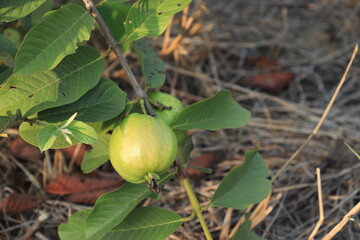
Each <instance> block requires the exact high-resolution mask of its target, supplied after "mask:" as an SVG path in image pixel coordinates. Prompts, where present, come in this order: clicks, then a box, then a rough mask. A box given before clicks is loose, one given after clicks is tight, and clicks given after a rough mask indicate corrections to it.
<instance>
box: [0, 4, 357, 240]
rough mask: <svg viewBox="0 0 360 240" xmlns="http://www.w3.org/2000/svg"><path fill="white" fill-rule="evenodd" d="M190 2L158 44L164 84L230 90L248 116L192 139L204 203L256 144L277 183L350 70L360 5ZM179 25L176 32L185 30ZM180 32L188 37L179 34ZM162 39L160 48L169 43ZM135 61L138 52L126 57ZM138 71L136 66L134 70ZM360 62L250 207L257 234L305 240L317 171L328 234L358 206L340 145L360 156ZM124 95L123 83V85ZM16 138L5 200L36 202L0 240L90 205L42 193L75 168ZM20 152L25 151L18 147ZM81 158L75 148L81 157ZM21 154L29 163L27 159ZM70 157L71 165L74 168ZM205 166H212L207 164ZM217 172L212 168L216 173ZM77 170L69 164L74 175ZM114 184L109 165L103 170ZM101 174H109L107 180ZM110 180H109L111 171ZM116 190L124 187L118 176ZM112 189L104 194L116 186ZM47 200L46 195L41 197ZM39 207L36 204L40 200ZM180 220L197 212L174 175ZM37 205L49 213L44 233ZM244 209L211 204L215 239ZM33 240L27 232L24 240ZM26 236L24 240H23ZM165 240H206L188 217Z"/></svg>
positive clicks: (314, 206) (167, 196) (6, 161)
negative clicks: (238, 125)
mask: <svg viewBox="0 0 360 240" xmlns="http://www.w3.org/2000/svg"><path fill="white" fill-rule="evenodd" d="M196 3H197V4H194V5H192V6H191V8H190V9H189V11H188V17H182V18H180V17H177V18H176V19H174V21H173V24H172V28H171V30H170V31H169V32H168V33H169V37H167V36H166V34H165V37H163V36H161V37H157V38H155V39H154V40H155V41H152V45H153V46H154V48H156V49H157V50H158V52H159V55H160V54H161V55H162V56H163V57H164V59H165V61H166V62H167V63H168V66H167V70H168V72H167V77H168V78H167V84H166V86H164V88H163V89H162V90H164V91H167V92H171V93H172V94H174V95H176V96H177V97H179V98H180V99H182V100H183V102H184V103H185V104H190V103H193V102H195V101H198V100H201V99H203V98H206V97H210V96H212V95H213V94H214V93H216V91H218V90H219V89H222V88H224V89H230V90H231V92H232V94H233V96H234V97H235V99H236V100H237V101H238V102H239V103H240V104H241V105H242V106H244V107H246V108H247V109H249V110H250V111H251V112H252V119H251V121H250V123H249V124H248V125H247V126H246V127H245V128H242V129H240V130H224V131H218V132H208V131H195V132H191V134H192V136H193V139H194V142H195V144H196V146H197V150H196V151H195V152H194V154H193V156H194V159H196V158H197V156H202V158H203V159H205V160H204V161H205V162H206V164H208V167H211V168H212V169H213V171H214V172H213V174H212V175H201V176H200V175H194V176H193V177H192V181H193V183H194V186H195V189H196V192H197V194H198V196H199V198H200V200H201V202H202V204H203V205H206V204H207V203H209V201H210V198H211V196H212V193H213V192H214V191H215V189H216V187H217V186H218V184H219V182H220V180H221V178H222V177H223V176H225V174H226V173H227V171H228V170H229V169H231V168H232V167H234V166H237V165H239V164H241V161H242V156H243V154H244V152H245V151H246V150H249V149H254V148H256V147H257V148H258V149H259V150H260V152H261V154H262V156H263V157H264V158H265V159H266V162H267V164H268V167H269V170H270V175H271V176H274V175H275V174H276V173H277V171H278V170H279V169H280V168H281V166H283V165H284V163H285V162H286V161H287V160H288V159H289V157H290V156H291V155H292V154H293V153H294V152H295V151H296V150H297V149H298V148H299V147H300V146H301V144H303V143H304V141H305V140H306V138H307V137H308V135H309V134H311V132H312V130H313V129H314V127H315V125H316V124H317V123H318V121H319V119H320V117H321V115H322V113H323V111H324V109H325V108H326V106H327V104H328V102H329V100H330V98H331V96H332V95H333V93H334V90H335V88H336V85H337V84H338V82H339V80H340V79H341V76H342V74H343V72H344V70H345V68H346V65H347V63H348V61H349V59H350V56H351V53H352V50H353V48H354V46H355V44H356V43H357V42H358V41H359V39H360V38H359V36H360V25H359V22H360V11H359V9H360V3H359V2H358V1H356V0H347V1H340V0H338V1H336V0H334V1H327V0H322V1H320V0H319V1H280V0H278V1H277V0H271V1H270V0H269V1H260V0H252V1H250V0H249V1H247V0H233V1H231V0H228V1H215V0H208V1H204V2H203V3H201V2H198V1H196ZM180 26H181V27H180ZM179 34H181V36H180V37H178V36H179ZM164 41H165V43H163V42H164ZM128 57H129V58H130V59H131V58H132V56H131V54H130V55H129V56H128ZM134 67H135V71H138V70H136V69H138V68H137V66H136V64H134ZM106 73H107V74H108V75H109V76H110V77H112V78H113V79H115V80H117V81H118V82H121V81H123V79H122V78H123V76H124V75H123V72H122V71H121V70H119V66H118V64H116V62H114V59H112V58H111V56H110V57H109V59H108V67H107V71H106ZM359 74H360V68H359V59H356V60H355V63H354V64H353V66H352V68H351V70H350V73H349V75H348V78H347V80H346V82H345V84H344V87H343V89H342V90H341V92H340V94H339V95H338V98H337V100H336V102H335V104H334V106H333V108H332V109H331V111H330V113H329V116H328V118H327V119H326V120H325V122H324V124H323V125H322V127H321V129H320V131H319V132H318V134H317V135H316V137H315V138H314V139H313V140H312V141H311V142H310V143H309V145H308V146H307V147H306V148H305V149H304V150H303V151H302V152H301V153H300V155H299V156H298V157H297V158H296V159H295V160H294V161H293V162H292V163H291V164H290V165H289V166H288V167H287V169H286V170H285V171H284V172H282V173H281V174H280V176H279V178H278V179H276V181H274V183H273V192H272V195H271V197H270V198H269V201H268V204H264V205H263V208H258V209H257V210H255V207H256V206H254V207H253V208H251V209H248V211H249V212H250V215H251V218H252V220H253V225H254V231H255V232H257V233H258V234H259V235H260V236H263V237H265V238H267V239H274V240H277V239H279V240H282V239H284V240H285V239H308V237H309V235H310V233H311V231H312V229H313V228H314V226H315V224H316V222H317V221H318V217H319V210H318V197H317V196H318V195H317V194H318V193H317V184H316V175H315V169H316V167H319V168H320V170H321V177H322V189H323V204H324V214H325V219H324V223H323V225H322V226H321V228H320V230H319V232H318V235H317V237H316V238H315V239H321V237H323V236H324V235H325V234H326V233H327V232H329V231H330V230H331V229H332V228H333V227H334V225H335V224H336V223H338V222H339V221H340V220H341V219H342V217H343V216H344V215H345V214H346V213H347V212H348V211H349V210H350V209H352V208H353V207H354V206H355V205H356V204H357V203H358V202H359V199H360V193H359V191H360V174H359V169H360V162H359V160H358V159H357V158H356V157H355V156H354V155H353V154H352V153H351V152H350V150H349V149H348V148H347V147H346V146H345V145H344V141H346V142H347V143H349V144H350V145H351V146H352V147H353V148H354V149H355V150H357V151H358V152H360V131H359V129H360V122H359V119H360V105H359V102H360V92H359V91H358V89H359V87H360V82H359ZM121 85H124V87H125V88H126V87H127V86H126V85H125V84H123V83H121ZM11 131H12V133H13V137H12V138H11V139H8V140H6V139H2V140H1V152H0V176H5V177H2V178H1V182H0V187H1V195H0V198H1V197H5V196H8V195H9V194H10V193H13V192H15V193H19V194H27V195H31V196H36V197H37V198H36V201H39V199H40V200H41V199H42V198H43V199H42V205H41V208H40V207H38V206H39V205H37V204H35V205H34V207H33V208H32V209H31V210H30V211H29V210H28V211H24V212H21V213H15V214H10V215H9V214H8V215H6V216H5V217H4V216H1V218H0V236H1V239H15V238H20V237H21V236H23V237H24V234H26V232H29V229H31V228H29V226H33V228H34V231H33V233H35V235H33V236H32V237H30V239H56V238H57V237H56V228H57V226H58V225H59V224H60V223H62V222H65V221H66V219H67V215H68V214H70V213H72V212H75V211H77V210H81V209H84V208H87V207H88V206H89V205H88V204H84V202H85V201H84V200H83V199H82V201H80V202H79V201H76V200H74V199H73V198H69V197H59V196H58V195H51V194H49V193H46V192H45V191H44V188H45V186H46V185H47V184H48V183H49V182H50V181H51V180H52V177H51V176H56V175H61V174H68V175H73V174H77V173H79V172H80V171H79V168H78V167H77V166H76V164H75V165H74V167H72V164H71V163H70V161H68V160H69V157H67V155H66V154H65V153H63V152H61V151H50V152H47V153H45V154H44V155H36V156H37V157H35V159H33V160H29V158H30V157H29V156H25V157H24V156H20V157H19V156H18V155H17V154H16V152H22V153H26V152H28V151H30V152H31V151H32V152H31V154H30V155H31V156H32V157H34V155H35V153H34V152H33V151H34V150H32V149H24V148H20V149H17V150H15V151H14V150H11V149H14V146H11V144H10V142H13V139H14V138H15V135H16V128H13V129H12V130H11ZM20 147H24V146H23V145H21V144H20ZM75 155H76V153H75ZM21 158H22V159H21ZM73 162H74V161H73ZM209 162H210V163H209ZM209 165H210V166H209ZM69 166H70V168H69ZM101 170H102V175H101V174H97V175H95V176H94V178H101V179H102V180H104V179H108V178H109V177H108V175H109V174H110V172H111V168H110V167H109V166H104V167H102V169H101ZM104 172H106V174H107V175H106V176H105V173H104ZM110 176H111V178H112V179H113V177H112V176H113V175H110ZM116 181H117V182H116V183H115V185H116V184H119V180H116ZM112 184H113V185H112V186H111V184H110V185H109V184H108V185H106V187H107V189H110V188H111V187H114V183H112ZM44 199H45V200H44ZM36 201H35V202H36ZM145 204H147V205H152V206H164V207H166V208H169V209H172V210H174V211H176V212H178V213H179V214H181V215H183V216H188V215H190V214H191V208H190V207H189V204H188V201H187V198H186V194H185V192H184V189H183V188H181V187H180V186H179V183H178V181H177V179H174V180H173V181H171V182H170V183H169V185H167V186H166V188H165V190H164V195H163V198H162V200H160V201H152V202H146V203H145ZM39 209H43V210H45V211H46V212H50V213H51V214H50V215H49V216H48V218H47V220H46V222H44V223H40V224H39V225H38V226H37V225H36V223H37V222H38V221H37V220H38V217H39V216H40V215H41V213H39ZM243 214H244V212H243V211H236V210H225V209H219V208H210V209H208V211H207V212H205V218H206V219H207V222H208V225H209V227H210V230H211V231H212V234H213V236H214V238H215V239H228V238H229V236H231V235H232V234H233V233H232V230H233V228H234V226H235V225H236V224H237V222H238V221H239V219H240V218H241V216H243ZM25 237H27V236H25ZM24 239H29V238H24ZM170 239H204V237H203V234H202V232H201V228H200V227H199V224H198V222H197V221H196V220H193V221H190V222H186V223H185V224H184V225H183V226H182V227H181V228H180V229H179V230H178V231H177V232H175V233H174V234H173V235H172V236H171V237H170ZM334 239H354V240H355V239H360V219H359V217H358V216H354V221H350V222H349V223H347V224H346V225H345V227H344V228H343V229H342V230H341V231H340V232H339V233H338V235H337V236H336V237H335V238H334Z"/></svg>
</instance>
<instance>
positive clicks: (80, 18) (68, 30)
mask: <svg viewBox="0 0 360 240" xmlns="http://www.w3.org/2000/svg"><path fill="white" fill-rule="evenodd" d="M74 6H76V5H74ZM86 14H87V12H86V11H85V12H83V14H82V15H80V17H79V18H78V19H77V20H76V21H75V22H73V23H72V24H71V25H70V26H69V27H68V28H66V29H65V30H66V31H64V32H63V33H61V34H60V35H58V37H56V38H54V39H53V40H52V41H50V42H49V44H48V45H47V46H46V47H45V48H42V50H41V51H40V52H39V53H38V54H37V55H36V56H35V57H34V58H32V59H31V60H30V61H29V62H28V63H27V64H26V65H23V66H22V67H21V68H20V69H17V71H16V72H19V71H21V69H24V68H26V66H28V65H29V64H31V63H32V62H34V61H35V60H36V59H38V58H39V56H40V55H41V54H43V52H44V51H46V50H47V49H48V48H49V47H50V46H53V43H54V42H57V41H58V40H59V39H60V38H61V37H62V36H63V35H64V34H65V33H68V32H70V30H71V29H72V28H73V27H74V25H75V24H77V23H78V22H79V21H80V20H82V19H83V17H84V16H86ZM25 40H26V38H25V39H24V41H23V42H24V43H26V41H25ZM20 50H21V48H20ZM18 53H20V51H19V52H18ZM15 58H16V57H15Z"/></svg>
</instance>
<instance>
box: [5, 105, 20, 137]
mask: <svg viewBox="0 0 360 240" xmlns="http://www.w3.org/2000/svg"><path fill="white" fill-rule="evenodd" d="M21 118H22V115H21V111H20V110H17V111H16V113H15V114H12V113H10V112H8V113H7V116H0V133H1V132H2V131H4V130H5V128H7V127H9V126H10V125H11V124H12V123H14V122H16V121H18V120H20V119H21Z"/></svg>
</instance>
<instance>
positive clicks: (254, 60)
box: [245, 56, 279, 69]
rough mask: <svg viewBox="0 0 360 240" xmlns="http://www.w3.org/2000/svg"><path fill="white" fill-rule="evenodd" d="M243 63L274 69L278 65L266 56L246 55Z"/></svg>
mask: <svg viewBox="0 0 360 240" xmlns="http://www.w3.org/2000/svg"><path fill="white" fill-rule="evenodd" d="M245 65H249V66H254V67H259V68H264V69H274V68H277V67H279V64H278V62H277V61H276V60H275V59H272V58H270V57H267V56H247V57H246V58H245Z"/></svg>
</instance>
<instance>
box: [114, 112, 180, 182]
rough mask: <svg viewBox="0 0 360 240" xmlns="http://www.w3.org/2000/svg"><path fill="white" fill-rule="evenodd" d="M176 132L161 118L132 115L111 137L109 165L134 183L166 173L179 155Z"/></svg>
mask: <svg viewBox="0 0 360 240" xmlns="http://www.w3.org/2000/svg"><path fill="white" fill-rule="evenodd" d="M177 148H178V147H177V140H176V136H175V134H174V132H173V130H172V129H171V128H170V127H169V126H168V125H167V124H166V123H165V122H164V121H162V120H161V119H157V118H154V117H151V116H149V115H144V114H139V113H131V114H129V115H128V116H127V117H126V118H125V119H124V120H123V121H122V122H121V123H120V125H119V126H118V127H116V128H115V129H114V131H113V133H112V135H111V138H110V143H109V155H110V162H111V164H112V165H113V167H114V169H115V170H116V171H117V172H118V173H119V174H120V176H121V177H122V178H123V179H124V180H126V181H128V182H131V183H143V182H145V179H146V176H147V175H148V174H152V173H155V174H158V173H162V172H164V171H166V170H167V169H168V168H169V167H170V166H171V165H172V163H173V162H174V160H175V158H176V154H177Z"/></svg>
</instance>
